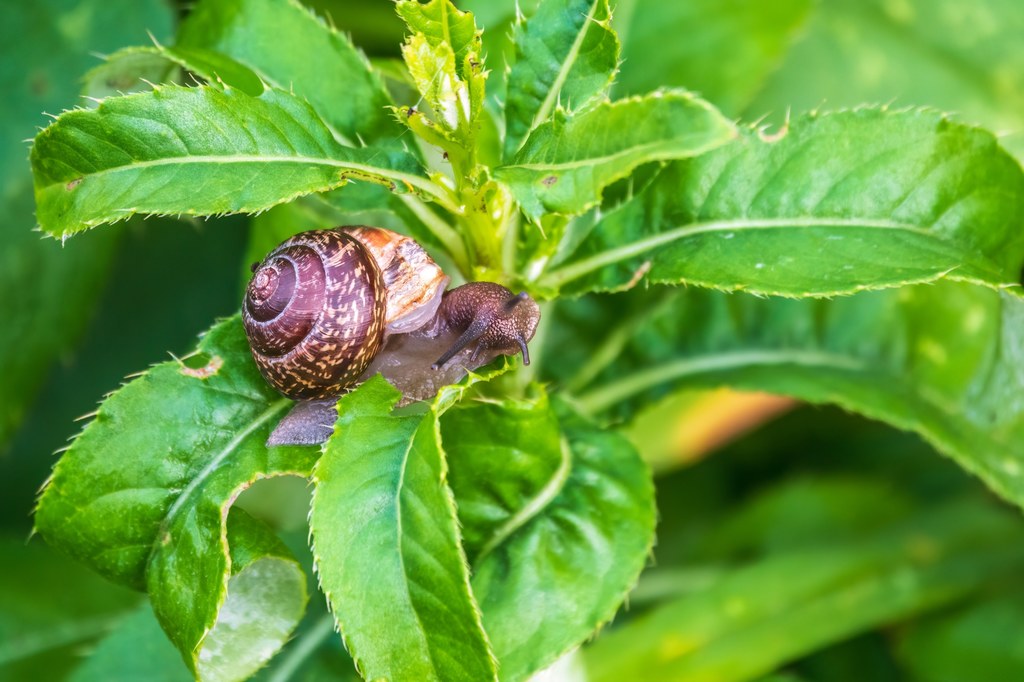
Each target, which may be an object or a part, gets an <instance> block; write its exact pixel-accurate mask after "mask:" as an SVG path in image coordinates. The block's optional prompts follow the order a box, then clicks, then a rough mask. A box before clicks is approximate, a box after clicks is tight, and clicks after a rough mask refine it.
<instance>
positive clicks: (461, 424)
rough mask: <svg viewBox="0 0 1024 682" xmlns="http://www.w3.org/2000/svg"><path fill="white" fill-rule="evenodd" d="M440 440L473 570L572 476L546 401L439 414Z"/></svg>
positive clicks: (476, 405)
mask: <svg viewBox="0 0 1024 682" xmlns="http://www.w3.org/2000/svg"><path fill="white" fill-rule="evenodd" d="M441 438H442V442H443V443H444V448H445V452H446V453H447V455H448V462H449V465H450V467H451V471H450V473H449V482H450V484H451V487H452V492H453V493H454V494H455V499H456V501H457V502H458V512H459V523H460V525H461V527H462V546H463V547H464V548H465V551H466V556H467V557H469V560H470V562H471V563H474V564H475V563H476V559H477V558H478V557H481V556H483V555H486V554H489V553H490V552H492V551H493V550H494V549H495V548H496V547H497V546H498V545H499V544H501V543H502V542H504V541H506V540H507V539H508V538H509V536H511V535H512V534H514V533H515V532H516V531H517V530H518V529H519V528H520V527H521V526H522V525H523V524H524V523H526V522H527V521H529V519H530V518H531V517H532V516H533V515H535V514H538V513H542V511H543V508H544V507H545V506H546V505H548V504H549V503H550V502H551V500H552V498H553V497H554V496H556V495H557V494H558V493H559V491H560V490H561V489H562V487H563V486H564V485H565V479H566V477H567V476H568V475H569V471H570V468H571V463H570V457H569V452H568V446H567V444H565V443H564V442H563V440H562V433H561V429H560V428H559V424H558V420H557V418H556V417H555V415H554V413H553V412H552V411H551V408H550V406H549V404H548V400H547V396H546V395H542V396H541V397H539V398H537V399H536V400H530V401H522V402H520V401H512V400H505V401H501V402H494V403H491V402H486V403H470V404H469V405H466V406H465V407H459V408H458V409H454V410H451V411H449V412H447V413H445V415H444V417H443V418H442V419H441Z"/></svg>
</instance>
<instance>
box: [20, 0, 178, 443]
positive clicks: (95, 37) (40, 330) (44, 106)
mask: <svg viewBox="0 0 1024 682" xmlns="http://www.w3.org/2000/svg"><path fill="white" fill-rule="evenodd" d="M147 29H148V30H150V31H152V32H153V34H154V35H156V36H158V37H161V38H163V37H164V36H166V35H168V34H169V33H170V32H171V31H172V15H171V10H170V7H169V6H168V5H167V4H166V3H165V2H163V1H162V0H142V1H131V0H121V1H114V2H108V1H107V0H40V2H32V3H14V4H10V5H8V6H6V7H5V8H4V20H3V21H2V22H0V45H3V46H4V53H5V58H4V59H2V60H0V89H2V91H3V92H4V93H6V95H7V98H6V102H5V104H4V106H3V107H0V177H2V178H3V179H4V182H3V184H2V187H0V224H2V225H3V226H4V229H2V230H0V290H2V291H7V292H18V294H17V295H16V296H14V295H10V296H5V297H4V298H3V302H2V303H0V318H2V319H3V320H4V322H3V324H2V325H0V376H2V377H3V380H0V454H3V452H4V450H5V448H6V444H7V442H8V440H9V439H10V437H11V435H12V434H13V432H14V429H15V428H16V427H17V426H18V424H20V423H21V421H22V418H23V416H24V414H25V412H26V410H27V409H28V407H29V405H30V404H31V403H32V401H33V399H34V398H35V397H36V395H37V392H38V390H39V387H40V386H41V384H42V382H43V380H44V379H45V377H46V373H47V371H48V370H49V369H50V367H51V366H52V365H53V363H54V361H55V360H57V358H58V357H60V356H61V355H65V354H67V353H68V352H69V351H70V350H71V349H72V348H73V347H74V345H75V343H76V342H77V341H78V339H79V337H80V336H81V334H82V332H83V330H84V329H85V326H86V323H87V322H88V320H89V318H90V316H91V314H92V312H93V310H94V308H95V301H96V299H97V297H98V296H99V294H100V292H101V291H102V289H103V285H104V283H105V282H106V276H107V272H108V271H109V267H110V264H111V261H112V257H113V254H114V250H115V249H116V246H117V239H116V237H115V235H102V236H101V235H97V236H96V237H95V238H91V239H88V240H83V241H82V243H81V244H79V245H78V246H79V248H77V249H75V250H74V251H73V252H72V251H69V250H63V249H61V248H60V247H59V246H58V245H57V244H53V243H46V242H44V241H42V240H40V239H39V235H38V234H35V233H33V231H32V228H33V227H34V226H35V225H36V219H35V216H34V215H33V206H32V201H31V199H30V196H31V177H30V175H29V169H28V165H27V164H26V163H25V155H26V145H25V142H24V140H25V139H26V138H30V137H32V136H33V135H34V134H35V133H36V132H37V127H38V126H42V125H45V123H46V119H45V118H44V115H43V112H44V111H49V112H59V111H61V110H62V109H63V108H65V107H67V106H69V104H70V103H72V102H73V101H75V97H76V95H78V93H79V88H80V85H81V83H80V82H79V78H80V76H81V74H82V73H83V72H85V71H86V70H87V69H88V68H90V67H91V66H93V65H95V64H96V57H95V56H94V55H95V52H96V51H100V52H114V51H115V50H117V49H118V48H120V47H122V46H123V45H125V44H127V43H129V42H131V41H133V40H138V39H144V38H145V32H146V30H147Z"/></svg>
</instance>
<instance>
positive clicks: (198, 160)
mask: <svg viewBox="0 0 1024 682" xmlns="http://www.w3.org/2000/svg"><path fill="white" fill-rule="evenodd" d="M236 163H274V164H284V163H295V164H315V165H321V166H332V167H334V168H341V169H346V170H354V171H357V172H362V173H367V174H370V175H380V176H384V177H388V178H394V179H395V180H400V181H402V182H407V183H408V184H410V185H412V186H413V187H415V188H417V189H420V190H422V191H424V192H426V193H428V194H431V195H435V194H436V193H437V190H436V188H434V187H432V186H431V185H432V183H430V182H429V181H427V180H425V179H424V178H421V177H419V176H417V175H411V174H409V173H404V172H402V171H395V170H390V169H387V168H382V167H379V166H368V165H366V164H362V163H354V162H349V161H339V160H337V159H331V158H325V157H317V156H279V155H265V154H253V155H246V154H225V155H219V154H197V155H194V156H173V157H168V158H163V159H149V160H147V161H138V162H136V163H132V164H128V165H123V166H111V167H109V168H103V169H101V170H98V171H93V172H91V173H84V174H83V176H82V177H83V178H97V177H103V176H105V175H112V174H115V173H123V172H127V171H134V170H139V169H145V168H153V167H157V166H173V165H180V166H188V165H192V164H195V165H203V164H212V165H225V164H236ZM64 184H65V183H64V182H53V183H50V184H49V185H46V186H44V189H50V188H52V187H59V186H63V185H64Z"/></svg>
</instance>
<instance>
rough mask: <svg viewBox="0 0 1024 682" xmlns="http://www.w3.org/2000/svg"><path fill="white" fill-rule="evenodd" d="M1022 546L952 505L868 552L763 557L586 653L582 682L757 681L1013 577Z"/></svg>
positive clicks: (1011, 528)
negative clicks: (640, 679)
mask: <svg viewBox="0 0 1024 682" xmlns="http://www.w3.org/2000/svg"><path fill="white" fill-rule="evenodd" d="M1021 537H1022V534H1021V527H1020V524H1019V523H1018V522H1017V519H1015V518H1013V517H1012V516H1010V515H1007V514H1004V513H1002V512H1001V511H997V510H994V509H992V508H990V507H988V506H987V505H983V504H978V503H961V504H954V505H947V506H946V507H944V508H941V509H939V510H938V511H935V512H932V513H930V514H928V515H925V516H923V518H920V519H916V520H914V521H913V522H911V523H907V524H901V525H900V526H897V527H896V528H893V529H890V530H888V531H887V532H884V533H880V534H878V536H876V537H875V538H872V539H870V540H867V541H861V542H853V543H835V544H832V545H825V546H822V547H819V548H817V549H809V550H804V551H797V552H792V553H787V554H783V555H781V556H778V557H774V558H769V559H766V560H763V561H760V562H757V563H755V564H753V565H751V566H748V567H745V568H741V569H738V570H735V571H733V572H731V573H730V574H728V575H726V576H725V577H724V578H723V579H721V580H720V581H718V582H716V583H715V584H713V585H712V586H711V587H710V588H708V589H704V590H701V591H700V592H696V593H694V594H691V595H688V596H686V597H683V598H681V599H677V600H674V601H671V602H668V603H666V604H665V605H663V606H661V607H659V608H657V609H655V610H653V611H651V612H649V613H647V614H645V615H643V616H641V617H639V618H638V619H636V620H635V621H633V622H631V623H629V624H627V625H625V626H623V627H622V628H620V629H618V630H617V631H615V632H613V633H609V634H608V635H606V636H604V637H601V638H600V639H598V640H597V641H596V642H595V644H594V645H593V646H591V647H589V648H587V649H585V650H584V656H583V659H584V662H585V663H586V668H587V679H589V680H593V681H594V682H602V681H604V680H622V679H633V678H636V677H637V676H638V675H637V673H638V671H643V673H642V674H643V677H645V678H647V677H648V676H649V677H650V679H657V680H665V682H673V681H675V680H679V681H680V682H682V681H683V680H685V681H686V682H705V681H706V682H711V681H714V682H731V681H737V682H738V681H740V680H751V679H756V678H757V677H758V676H759V675H762V674H765V673H768V672H770V671H772V670H773V669H774V668H776V667H777V666H779V665H781V664H783V663H786V662H788V661H791V660H794V659H796V658H799V657H800V656H802V655H804V654H806V653H809V652H811V651H814V650H815V649H817V648H819V647H822V646H824V645H827V644H830V643H833V642H836V641H840V640H842V639H844V638H846V637H849V636H851V635H853V634H855V633H858V632H862V631H864V630H868V629H871V628H873V627H877V626H879V625H883V624H888V623H894V622H898V621H900V620H903V619H905V618H907V617H908V616H911V615H914V614H916V613H920V612H922V611H925V610H928V609H935V608H936V607H939V606H943V605H946V604H949V603H951V602H953V601H955V600H957V599H961V598H963V597H964V596H965V595H968V594H971V593H972V592H975V591H977V590H978V589H979V587H980V586H982V585H984V584H986V583H988V582H990V581H995V580H999V579H1005V578H1007V577H1009V576H1012V575H1015V574H1017V573H1019V571H1020V570H1021V567H1022V566H1024V551H1022V550H1021V549H1020V541H1021Z"/></svg>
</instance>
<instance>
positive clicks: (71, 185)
mask: <svg viewBox="0 0 1024 682" xmlns="http://www.w3.org/2000/svg"><path fill="white" fill-rule="evenodd" d="M80 184H82V178H75V179H74V180H72V181H71V182H69V183H68V184H67V190H68V191H69V192H70V191H71V190H73V189H74V188H76V187H78V186H79V185H80Z"/></svg>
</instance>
